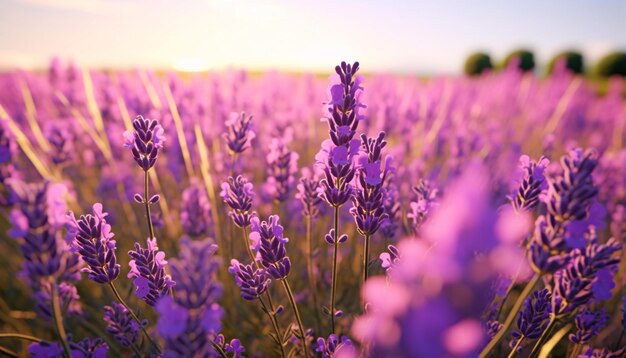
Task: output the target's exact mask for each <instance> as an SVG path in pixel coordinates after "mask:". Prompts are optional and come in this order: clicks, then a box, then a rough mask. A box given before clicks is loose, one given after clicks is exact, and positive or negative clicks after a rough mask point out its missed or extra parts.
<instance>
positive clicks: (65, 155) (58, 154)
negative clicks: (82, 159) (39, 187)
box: [46, 125, 75, 165]
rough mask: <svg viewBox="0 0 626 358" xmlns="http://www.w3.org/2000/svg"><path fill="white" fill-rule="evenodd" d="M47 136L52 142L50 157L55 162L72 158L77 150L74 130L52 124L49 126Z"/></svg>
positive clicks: (62, 161)
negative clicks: (73, 134)
mask: <svg viewBox="0 0 626 358" xmlns="http://www.w3.org/2000/svg"><path fill="white" fill-rule="evenodd" d="M46 137H47V138H48V143H50V147H51V153H50V158H51V159H52V162H53V163H54V164H57V165H58V164H62V163H65V162H67V161H68V160H70V159H72V157H73V155H74V153H75V150H74V146H73V144H72V141H73V139H74V138H73V136H72V132H70V131H69V130H68V128H67V127H63V126H60V125H52V126H50V127H48V128H47V131H46Z"/></svg>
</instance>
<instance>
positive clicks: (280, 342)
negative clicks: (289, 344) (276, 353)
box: [259, 297, 286, 358]
mask: <svg viewBox="0 0 626 358" xmlns="http://www.w3.org/2000/svg"><path fill="white" fill-rule="evenodd" d="M259 302H261V306H263V310H264V311H265V313H267V317H268V318H269V319H270V321H272V326H274V333H276V339H277V342H276V343H278V346H279V347H280V356H281V357H283V358H285V357H286V355H285V347H284V346H283V334H282V333H281V332H280V327H279V326H278V322H277V321H276V316H275V315H274V311H269V310H268V309H267V306H266V305H265V302H263V300H262V299H261V297H259Z"/></svg>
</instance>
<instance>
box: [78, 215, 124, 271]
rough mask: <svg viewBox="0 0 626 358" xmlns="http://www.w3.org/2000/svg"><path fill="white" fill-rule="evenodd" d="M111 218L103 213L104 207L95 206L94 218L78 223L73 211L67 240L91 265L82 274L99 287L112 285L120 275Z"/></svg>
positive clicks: (81, 218) (89, 217)
mask: <svg viewBox="0 0 626 358" xmlns="http://www.w3.org/2000/svg"><path fill="white" fill-rule="evenodd" d="M108 215H109V214H108V213H107V212H104V211H102V204H100V203H95V204H94V205H93V214H86V215H81V216H80V218H79V219H78V220H76V217H75V216H74V213H72V212H71V211H70V213H69V215H68V224H67V225H68V231H67V236H66V239H67V240H68V241H69V242H70V245H71V247H72V248H73V249H74V250H76V251H77V252H78V253H79V254H80V255H81V257H82V259H83V261H84V262H85V263H86V264H87V267H85V268H84V269H83V270H82V272H87V273H88V274H89V279H90V280H92V281H95V282H98V283H108V282H111V281H113V280H115V279H116V278H117V276H118V275H119V274H120V265H119V264H117V259H116V257H115V240H112V238H113V236H114V234H113V233H112V232H111V225H109V224H108V223H107V221H106V219H105V218H106V217H107V216H108Z"/></svg>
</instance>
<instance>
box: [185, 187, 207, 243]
mask: <svg viewBox="0 0 626 358" xmlns="http://www.w3.org/2000/svg"><path fill="white" fill-rule="evenodd" d="M180 222H181V226H182V227H183V231H184V232H185V234H187V235H189V236H190V237H192V238H203V237H206V236H208V235H209V234H210V232H211V229H210V228H211V227H212V226H213V225H212V223H213V220H212V217H211V204H209V200H208V197H207V193H206V190H205V189H204V188H203V187H202V186H200V185H199V184H197V183H194V184H192V185H191V186H189V187H188V188H187V189H185V190H184V191H183V200H182V203H181V208H180Z"/></svg>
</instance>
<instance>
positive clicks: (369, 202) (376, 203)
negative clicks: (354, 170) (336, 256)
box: [350, 132, 391, 237]
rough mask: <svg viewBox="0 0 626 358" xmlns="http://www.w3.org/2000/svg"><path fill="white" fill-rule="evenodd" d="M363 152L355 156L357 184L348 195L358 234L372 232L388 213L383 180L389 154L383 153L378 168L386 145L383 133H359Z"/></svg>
mask: <svg viewBox="0 0 626 358" xmlns="http://www.w3.org/2000/svg"><path fill="white" fill-rule="evenodd" d="M361 145H362V148H363V151H364V154H363V155H362V156H361V157H360V158H359V170H358V173H359V175H358V176H357V178H358V185H357V186H356V190H355V191H354V195H353V196H352V204H353V206H352V208H351V209H350V213H351V214H352V216H353V217H354V221H355V222H356V226H357V230H358V232H359V234H361V235H363V236H366V237H369V236H371V235H374V233H376V231H378V228H379V227H380V225H381V224H382V222H384V221H386V220H387V219H388V217H389V215H388V214H387V213H386V212H385V206H384V205H383V203H384V191H383V183H384V182H385V180H386V179H387V176H388V175H389V172H390V170H391V168H390V163H391V160H390V159H391V158H390V157H387V160H386V163H385V168H384V170H383V169H382V168H381V161H382V149H383V148H384V147H385V146H386V145H387V142H386V141H385V133H384V132H380V134H379V135H378V137H377V138H367V137H366V136H365V135H362V136H361Z"/></svg>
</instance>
